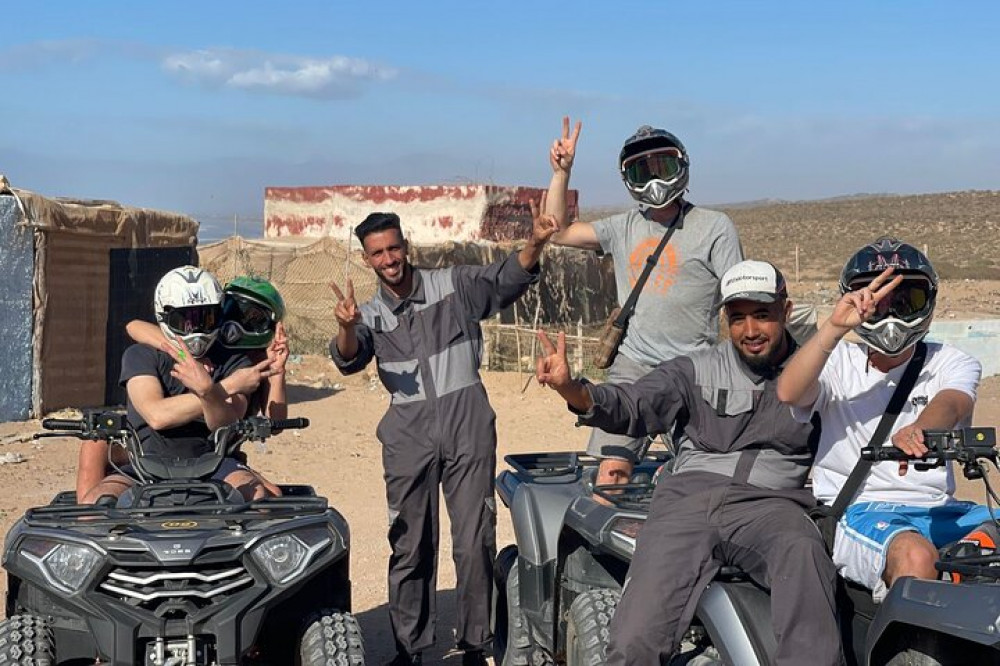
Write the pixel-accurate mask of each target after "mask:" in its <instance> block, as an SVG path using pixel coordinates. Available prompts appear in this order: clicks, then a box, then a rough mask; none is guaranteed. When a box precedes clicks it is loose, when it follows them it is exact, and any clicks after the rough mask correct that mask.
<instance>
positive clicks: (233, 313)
mask: <svg viewBox="0 0 1000 666" xmlns="http://www.w3.org/2000/svg"><path fill="white" fill-rule="evenodd" d="M223 315H224V317H225V319H226V322H227V323H229V322H232V323H233V324H236V325H237V326H238V327H239V328H240V329H241V330H242V332H243V333H244V334H250V335H259V334H262V333H269V332H271V331H273V330H274V327H275V324H276V323H277V322H275V320H274V311H272V310H271V308H269V307H267V306H266V305H264V304H263V303H260V302H258V301H255V300H253V299H251V298H248V297H246V296H243V295H242V294H227V297H226V301H225V310H224V312H223Z"/></svg>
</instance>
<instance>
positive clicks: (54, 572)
mask: <svg viewBox="0 0 1000 666" xmlns="http://www.w3.org/2000/svg"><path fill="white" fill-rule="evenodd" d="M21 552H22V553H23V555H24V557H25V558H26V559H28V560H29V561H31V562H34V563H35V565H36V566H37V567H38V568H39V569H41V570H42V573H43V574H44V575H45V577H46V578H47V579H48V580H49V581H50V582H51V583H53V584H54V585H56V586H57V587H60V588H62V589H64V590H66V591H68V592H76V591H77V590H79V589H80V588H81V587H82V586H83V582H84V581H85V580H87V577H88V576H90V574H91V573H92V572H93V571H94V568H95V567H96V566H97V564H98V563H99V562H100V561H101V556H100V554H99V553H98V552H97V551H95V550H94V549H93V548H90V547H89V546H84V545H80V544H75V543H63V542H60V541H50V540H48V539H38V538H32V537H29V538H27V539H25V540H24V541H23V542H22V543H21Z"/></svg>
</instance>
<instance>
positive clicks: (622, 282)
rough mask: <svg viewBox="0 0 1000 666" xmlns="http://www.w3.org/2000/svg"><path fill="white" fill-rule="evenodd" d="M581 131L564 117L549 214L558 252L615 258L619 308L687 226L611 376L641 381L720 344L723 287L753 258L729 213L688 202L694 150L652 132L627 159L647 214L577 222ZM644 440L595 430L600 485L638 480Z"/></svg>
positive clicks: (553, 153) (624, 168)
mask: <svg viewBox="0 0 1000 666" xmlns="http://www.w3.org/2000/svg"><path fill="white" fill-rule="evenodd" d="M580 129H581V124H580V123H579V122H578V123H577V124H576V127H575V128H574V129H573V131H572V133H571V132H570V122H569V118H563V131H562V136H561V137H560V138H559V139H557V140H556V141H555V142H553V144H552V148H551V149H550V151H549V163H550V164H551V166H552V181H551V183H550V185H549V191H548V195H547V198H546V207H545V212H546V213H549V214H552V215H554V216H555V217H556V219H557V220H558V221H559V225H560V228H561V231H560V232H559V233H557V234H556V235H554V236H553V237H552V242H553V243H555V244H556V245H564V246H569V247H577V248H581V249H588V250H600V251H603V252H606V253H608V254H610V255H611V257H612V259H613V260H614V268H615V281H616V284H617V289H618V302H619V303H622V304H623V303H625V300H626V299H627V298H628V296H629V294H630V293H631V291H632V287H633V286H634V285H635V282H636V280H637V279H638V277H639V275H640V274H641V273H642V270H643V267H644V265H645V263H646V259H647V257H649V255H651V254H652V253H653V252H654V251H655V249H656V246H657V245H658V244H659V242H660V240H661V239H662V238H663V234H664V233H666V231H667V229H668V228H670V226H671V225H674V224H676V225H677V230H676V231H675V232H674V234H673V236H671V238H670V242H669V243H668V244H667V246H666V247H665V248H664V249H663V252H662V253H661V254H660V257H659V260H658V261H657V264H656V266H655V268H654V269H653V271H652V272H651V273H650V275H649V279H648V280H647V282H646V284H645V286H644V287H643V290H642V292H641V294H640V295H639V299H638V301H637V303H636V308H635V312H634V313H633V315H632V318H631V319H630V320H629V323H628V328H627V329H626V333H625V338H624V340H622V344H621V347H620V348H619V353H618V356H617V357H616V358H615V361H614V363H613V364H612V365H611V367H610V368H609V369H608V374H607V380H608V382H610V383H619V382H634V381H636V380H638V379H639V378H641V377H642V376H644V375H645V374H647V373H648V372H649V371H650V370H652V369H653V367H655V366H656V365H657V364H659V363H661V362H663V361H668V360H670V359H672V358H676V357H678V356H686V355H688V354H690V353H691V352H694V351H697V350H699V349H706V348H708V347H710V346H711V345H712V344H714V343H715V342H716V338H717V336H718V330H719V321H718V308H717V307H716V303H718V301H719V278H720V277H721V276H722V274H723V273H725V272H726V271H727V270H728V269H729V268H730V267H732V266H734V265H735V264H737V263H739V262H740V261H742V260H743V249H742V247H741V246H740V241H739V236H738V235H737V233H736V227H735V226H734V225H733V222H732V220H730V219H729V217H727V216H726V215H725V213H721V212H718V211H713V210H707V209H705V208H699V207H696V206H694V205H692V204H690V203H688V202H686V201H684V199H683V194H684V192H685V191H686V190H687V184H688V155H687V151H686V150H685V148H684V145H683V144H682V143H681V142H680V140H679V139H677V137H675V136H674V135H673V134H671V133H670V132H667V131H665V130H661V129H654V128H652V127H649V126H643V127H640V128H639V129H638V130H637V131H636V133H635V134H633V135H632V136H631V137H629V138H628V139H627V140H626V141H625V145H624V146H623V147H622V150H621V153H620V154H619V157H618V166H619V170H620V172H621V177H622V180H623V181H624V183H625V187H626V189H628V191H629V194H630V195H631V196H632V198H634V199H635V200H636V201H637V202H638V204H639V205H638V206H637V207H636V208H633V209H631V210H629V211H627V212H625V213H621V214H618V215H613V216H611V217H607V218H604V219H602V220H598V221H596V222H592V223H587V222H579V221H574V222H572V223H570V222H569V220H568V219H567V208H566V192H567V190H568V189H569V177H570V170H571V169H572V166H573V159H574V158H575V156H576V143H577V139H578V138H579V136H580ZM643 441H644V440H643V439H634V438H632V437H628V436H622V435H611V434H608V433H605V432H603V431H601V430H594V431H593V432H592V434H591V437H590V443H589V445H588V446H587V451H588V453H591V454H593V455H595V456H598V457H600V458H602V460H601V465H600V468H599V471H598V479H597V481H598V483H624V482H627V481H628V478H629V476H630V475H631V473H632V462H631V459H630V452H631V453H632V454H634V453H636V452H638V451H639V450H640V448H641V446H642V444H643Z"/></svg>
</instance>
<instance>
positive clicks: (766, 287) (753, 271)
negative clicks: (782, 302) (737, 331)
mask: <svg viewBox="0 0 1000 666" xmlns="http://www.w3.org/2000/svg"><path fill="white" fill-rule="evenodd" d="M720 290H721V292H722V301H721V302H720V303H719V305H724V304H726V303H731V302H732V301H756V302H758V303H774V302H775V301H777V300H779V299H783V298H787V297H788V289H787V288H786V287H785V276H783V275H782V274H781V271H779V270H778V269H777V267H775V265H774V264H772V263H770V262H767V261H753V260H752V259H747V260H746V261H741V262H740V263H738V264H736V265H735V266H733V267H732V268H730V269H729V270H728V271H726V272H725V274H724V275H723V276H722V282H721V284H720Z"/></svg>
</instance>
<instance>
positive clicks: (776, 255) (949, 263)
mask: <svg viewBox="0 0 1000 666" xmlns="http://www.w3.org/2000/svg"><path fill="white" fill-rule="evenodd" d="M712 207H713V208H719V209H721V210H725V211H726V213H727V214H728V215H729V216H730V217H731V218H732V219H733V221H734V222H735V223H736V226H737V228H739V232H740V238H741V239H742V241H743V249H744V251H745V253H746V255H747V257H750V258H756V259H767V260H769V261H773V262H774V263H775V264H777V265H778V267H779V268H781V269H782V270H783V271H785V273H786V275H789V276H790V277H791V276H793V275H794V274H795V254H796V248H798V255H799V276H800V278H801V279H802V280H829V279H835V278H836V277H837V275H838V274H839V273H840V269H841V267H842V266H843V264H844V261H845V260H846V259H847V257H848V256H850V254H851V253H852V252H854V251H855V250H856V249H857V248H858V247H859V246H860V245H861V244H862V243H864V242H866V241H871V240H874V239H876V238H878V237H879V236H883V235H892V236H896V237H898V238H900V239H902V240H905V241H906V242H908V243H911V244H913V245H916V246H917V247H924V246H926V248H927V253H928V255H929V256H930V258H931V260H932V261H933V262H934V266H935V267H936V268H937V269H938V271H939V272H940V273H941V275H942V277H944V278H947V279H974V280H998V279H1000V191H967V192H948V193H941V194H921V195H909V196H896V195H876V196H851V197H837V198H834V199H825V200H821V201H799V202H760V203H757V202H752V203H751V204H734V205H732V206H725V205H723V206H712ZM609 212H612V211H609V210H608V209H601V210H597V211H595V210H584V211H581V219H584V220H592V219H596V218H597V217H598V216H601V215H602V214H607V213H609Z"/></svg>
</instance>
